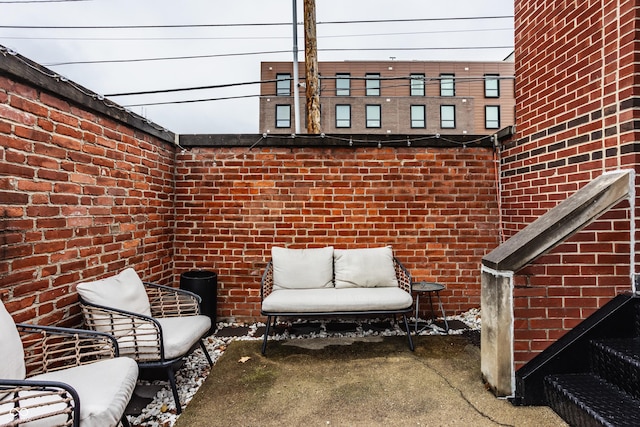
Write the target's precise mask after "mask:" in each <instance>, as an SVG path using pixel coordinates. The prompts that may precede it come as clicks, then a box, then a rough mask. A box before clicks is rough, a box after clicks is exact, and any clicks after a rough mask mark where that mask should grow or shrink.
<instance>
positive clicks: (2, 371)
mask: <svg viewBox="0 0 640 427" xmlns="http://www.w3.org/2000/svg"><path fill="white" fill-rule="evenodd" d="M0 341H1V342H2V344H1V345H0V360H1V361H2V363H0V378H5V379H8V380H23V379H24V377H25V375H26V368H25V364H24V349H23V348H22V341H21V340H20V335H19V334H18V330H17V329H16V324H15V322H14V321H13V317H11V315H10V314H9V312H8V311H7V309H6V308H5V306H4V304H3V303H2V301H0Z"/></svg>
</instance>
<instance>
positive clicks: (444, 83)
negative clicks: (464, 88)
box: [440, 74, 456, 96]
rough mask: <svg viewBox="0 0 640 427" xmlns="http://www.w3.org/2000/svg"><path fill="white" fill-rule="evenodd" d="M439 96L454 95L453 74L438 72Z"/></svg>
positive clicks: (454, 83)
mask: <svg viewBox="0 0 640 427" xmlns="http://www.w3.org/2000/svg"><path fill="white" fill-rule="evenodd" d="M440 96H456V82H455V75H454V74H440Z"/></svg>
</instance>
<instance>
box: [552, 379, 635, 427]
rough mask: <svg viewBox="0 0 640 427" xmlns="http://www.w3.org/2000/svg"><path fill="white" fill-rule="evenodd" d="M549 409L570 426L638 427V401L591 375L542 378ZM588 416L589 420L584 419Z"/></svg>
mask: <svg viewBox="0 0 640 427" xmlns="http://www.w3.org/2000/svg"><path fill="white" fill-rule="evenodd" d="M545 391H546V394H547V399H548V402H549V405H550V406H551V408H552V409H553V410H554V411H556V412H557V413H558V414H559V415H560V416H561V417H562V418H564V419H565V421H567V422H569V423H570V424H582V425H589V424H592V423H590V422H589V421H587V419H591V420H594V421H595V422H597V424H598V425H603V426H638V425H639V424H640V399H635V398H633V397H632V396H631V395H629V394H627V393H625V392H624V391H622V390H620V389H619V388H617V387H616V386H614V385H612V384H610V383H608V382H607V381H605V380H603V379H602V378H600V377H598V376H596V375H594V374H589V373H585V374H562V375H550V376H548V377H546V378H545ZM585 417H588V418H585Z"/></svg>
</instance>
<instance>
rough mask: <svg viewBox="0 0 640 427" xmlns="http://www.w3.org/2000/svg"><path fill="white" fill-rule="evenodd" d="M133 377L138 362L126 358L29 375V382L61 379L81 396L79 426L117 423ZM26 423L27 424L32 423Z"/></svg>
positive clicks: (136, 374)
mask: <svg viewBox="0 0 640 427" xmlns="http://www.w3.org/2000/svg"><path fill="white" fill-rule="evenodd" d="M137 379H138V365H137V363H136V362H135V361H134V360H133V359H129V358H127V357H118V358H115V359H107V360H101V361H98V362H95V363H91V364H88V365H81V366H76V367H73V368H69V369H64V370H60V371H54V372H49V373H46V374H40V375H34V376H33V377H30V378H29V380H33V381H58V382H63V383H66V384H69V385H70V386H71V387H73V388H74V389H75V390H76V391H77V392H78V395H79V396H82V398H81V402H80V424H81V425H82V427H92V426H106V425H117V424H118V423H119V422H120V417H121V415H122V414H123V413H124V410H125V408H126V406H127V403H128V402H129V397H130V396H131V395H132V393H133V389H134V388H135V386H136V381H137ZM34 393H35V392H34ZM48 410H50V409H48ZM32 415H33V414H32ZM63 421H64V420H63ZM51 423H52V420H51V419H47V420H46V422H45V424H43V425H52V424H51ZM28 425H29V427H31V425H32V424H31V423H30V424H28ZM34 425H35V424H34Z"/></svg>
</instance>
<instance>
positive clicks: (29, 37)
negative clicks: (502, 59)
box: [0, 0, 513, 41]
mask: <svg viewBox="0 0 640 427" xmlns="http://www.w3.org/2000/svg"><path fill="white" fill-rule="evenodd" d="M65 1H66V0H65ZM73 1H79V0H73ZM512 30H513V28H512V27H505V28H472V29H463V30H435V31H409V32H401V33H398V32H394V33H364V34H363V33H359V34H334V35H324V36H322V35H321V36H318V39H332V38H347V37H348V38H353V37H380V36H415V35H421V34H448V33H472V32H489V31H512ZM0 39H6V40H78V41H155V40H161V41H164V40H264V39H286V40H290V39H291V36H250V37H237V36H235V37H201V36H198V37H32V36H24V37H22V36H0Z"/></svg>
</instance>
